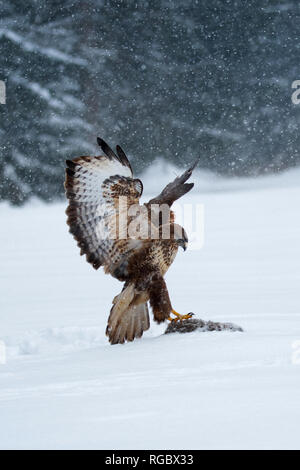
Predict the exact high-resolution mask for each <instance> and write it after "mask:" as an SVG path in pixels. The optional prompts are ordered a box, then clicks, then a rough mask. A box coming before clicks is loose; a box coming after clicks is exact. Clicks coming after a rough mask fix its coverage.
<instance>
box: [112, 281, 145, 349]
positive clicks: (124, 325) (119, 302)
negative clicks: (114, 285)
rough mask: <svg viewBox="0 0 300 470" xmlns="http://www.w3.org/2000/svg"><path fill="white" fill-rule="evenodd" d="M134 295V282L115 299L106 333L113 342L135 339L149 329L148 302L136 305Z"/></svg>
mask: <svg viewBox="0 0 300 470" xmlns="http://www.w3.org/2000/svg"><path fill="white" fill-rule="evenodd" d="M134 297H135V290H134V284H129V285H128V286H127V287H126V288H125V289H124V290H123V291H122V292H121V293H120V294H119V295H117V296H116V297H115V298H114V300H113V306H112V309H111V311H110V315H109V319H108V324H107V328H106V335H107V336H108V338H109V341H110V343H111V344H118V343H124V342H125V341H133V340H134V339H135V338H140V337H141V336H142V335H143V333H144V331H146V330H148V329H149V326H150V322H149V312H148V306H147V303H146V302H145V303H141V304H138V305H135V303H134Z"/></svg>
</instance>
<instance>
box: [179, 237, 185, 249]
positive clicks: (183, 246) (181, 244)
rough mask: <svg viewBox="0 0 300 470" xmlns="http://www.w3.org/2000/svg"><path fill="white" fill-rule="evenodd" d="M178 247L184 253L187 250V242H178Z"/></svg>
mask: <svg viewBox="0 0 300 470" xmlns="http://www.w3.org/2000/svg"><path fill="white" fill-rule="evenodd" d="M178 245H179V246H181V248H182V249H183V251H185V250H186V249H187V242H186V241H185V240H182V239H181V240H178Z"/></svg>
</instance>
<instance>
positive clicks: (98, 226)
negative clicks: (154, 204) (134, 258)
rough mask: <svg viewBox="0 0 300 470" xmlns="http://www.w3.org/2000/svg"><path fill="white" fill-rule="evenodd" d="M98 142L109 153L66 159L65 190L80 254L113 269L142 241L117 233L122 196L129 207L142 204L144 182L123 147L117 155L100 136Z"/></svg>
mask: <svg viewBox="0 0 300 470" xmlns="http://www.w3.org/2000/svg"><path fill="white" fill-rule="evenodd" d="M98 143H99V145H100V146H101V148H102V150H103V151H104V152H105V155H101V156H96V157H90V156H86V157H78V158H74V159H73V160H67V161H66V164H67V168H66V181H65V189H66V196H67V198H68V199H69V206H68V208H67V210H66V214H67V216H68V220H67V223H68V225H69V226H70V232H71V233H72V235H73V236H74V238H75V240H76V241H77V243H78V246H79V247H80V249H81V252H80V254H81V255H83V254H85V255H86V259H87V261H88V262H89V263H91V264H92V265H93V267H94V268H95V269H98V268H99V267H100V266H101V265H104V266H105V267H106V269H107V271H110V269H109V268H110V267H113V266H116V265H117V264H118V262H120V261H121V259H122V257H124V255H125V254H126V253H128V252H129V251H131V250H132V249H133V248H135V247H136V245H137V244H138V241H137V240H131V239H128V238H127V237H123V238H120V237H119V234H118V233H117V232H116V230H117V229H118V222H119V219H120V217H121V216H122V213H121V212H122V206H121V209H120V204H119V203H120V197H123V198H125V199H126V210H127V208H128V207H130V206H131V205H133V204H139V198H140V196H141V194H142V191H143V185H142V182H141V181H140V180H139V179H134V178H133V176H132V170H131V166H130V163H129V161H128V159H127V157H126V155H125V154H124V152H123V151H122V149H121V148H120V147H117V155H116V154H115V153H114V152H113V151H112V150H111V149H110V147H108V145H107V144H106V143H105V142H104V141H103V140H101V139H98ZM124 210H125V208H124ZM126 222H127V219H126V218H125V223H126Z"/></svg>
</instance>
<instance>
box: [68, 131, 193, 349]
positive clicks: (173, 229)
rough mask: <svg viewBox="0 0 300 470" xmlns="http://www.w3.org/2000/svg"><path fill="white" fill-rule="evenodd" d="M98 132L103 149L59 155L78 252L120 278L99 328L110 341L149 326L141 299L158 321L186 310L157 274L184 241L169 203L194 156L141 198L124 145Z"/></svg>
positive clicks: (184, 188) (182, 190)
mask: <svg viewBox="0 0 300 470" xmlns="http://www.w3.org/2000/svg"><path fill="white" fill-rule="evenodd" d="M97 140H98V144H99V145H100V147H101V149H102V152H103V155H99V156H83V157H77V158H74V159H73V160H67V161H66V164H67V168H66V180H65V189H66V196H67V198H68V200H69V205H68V208H67V211H66V213H67V216H68V218H67V223H68V225H69V227H70V233H71V234H72V235H73V236H74V238H75V240H76V241H77V244H78V246H79V248H80V254H81V255H86V259H87V261H88V262H89V263H91V264H92V266H93V267H94V268H95V269H98V268H100V266H103V268H104V271H105V273H107V274H111V275H112V276H113V277H115V278H116V279H118V280H119V281H121V282H124V286H123V289H122V291H121V293H120V294H119V295H117V296H116V297H115V298H114V299H113V302H112V304H113V305H112V308H111V311H110V315H109V318H108V324H107V328H106V334H107V336H108V338H109V341H110V343H111V344H117V343H124V342H125V341H133V340H134V339H135V338H139V337H141V336H142V335H143V332H144V331H146V330H147V329H148V328H149V326H150V322H149V311H148V302H150V306H151V308H152V311H153V316H154V320H155V321H156V322H157V323H161V322H163V321H165V320H170V321H176V320H178V319H179V320H182V319H187V318H190V317H191V314H187V315H180V314H179V313H177V312H176V311H175V310H174V309H173V307H172V304H171V301H170V297H169V294H168V290H167V286H166V283H165V280H164V275H165V273H166V272H167V270H168V269H169V267H170V265H171V264H172V263H173V261H174V259H175V256H176V254H177V251H178V248H179V247H182V248H183V249H184V250H185V249H186V247H187V243H188V238H187V235H186V233H185V231H184V229H183V228H182V227H181V226H180V225H178V224H176V223H175V216H174V212H173V211H172V210H171V209H170V208H171V206H172V204H173V203H174V201H176V200H177V199H179V198H180V197H181V196H183V195H184V194H186V193H187V192H188V191H190V190H191V189H192V187H193V186H194V184H193V183H187V182H186V181H187V180H188V179H189V177H190V176H191V174H192V171H193V169H194V167H195V165H196V163H197V162H195V163H194V165H192V166H191V168H189V169H188V170H186V171H185V172H184V173H183V174H182V175H181V176H179V177H177V178H176V179H175V180H174V181H173V182H172V183H169V184H168V185H167V186H166V187H165V188H164V190H163V191H162V192H161V193H160V194H159V195H158V196H157V197H155V198H153V199H151V200H150V201H149V202H147V203H145V204H140V203H139V200H140V197H141V195H142V192H143V184H142V182H141V180H140V179H137V178H134V177H133V172H132V168H131V165H130V162H129V160H128V158H127V156H126V154H125V152H124V151H123V150H122V148H121V147H120V146H117V147H116V153H115V152H114V151H113V150H112V149H111V148H110V147H109V146H108V145H107V143H106V142H104V140H102V139H100V138H99V137H98V139H97ZM172 315H173V316H172Z"/></svg>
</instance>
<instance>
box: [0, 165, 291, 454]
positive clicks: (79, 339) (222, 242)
mask: <svg viewBox="0 0 300 470" xmlns="http://www.w3.org/2000/svg"><path fill="white" fill-rule="evenodd" d="M161 173H162V174H163V175H164V176H162V178H161V180H160V181H159V182H156V184H157V185H158V186H159V187H158V188H157V189H161V188H162V186H163V184H164V183H166V182H168V181H169V179H170V177H169V175H168V172H167V171H166V172H164V171H161ZM171 173H172V172H171ZM172 176H173V175H172ZM162 179H163V181H162ZM194 180H196V187H195V190H194V191H193V192H192V193H191V194H189V195H188V196H186V197H185V199H184V202H186V203H187V202H193V203H203V204H204V206H205V244H204V247H203V249H202V250H200V251H187V252H185V253H183V252H180V253H179V255H178V256H177V259H176V260H175V262H174V264H173V266H172V267H171V269H170V271H169V273H168V274H167V276H166V279H167V284H168V288H169V292H170V296H171V299H172V302H173V305H174V308H175V309H176V310H177V311H179V312H182V313H185V312H189V311H194V312H196V313H197V315H198V316H199V317H200V318H203V319H210V320H220V321H232V322H234V323H237V324H239V325H240V326H242V327H243V328H244V330H245V331H244V333H230V332H219V333H217V332H213V333H200V332H194V333H190V334H186V335H180V334H175V335H166V336H165V335H163V334H162V333H163V331H164V326H157V325H153V324H152V327H151V330H150V331H148V332H147V333H146V334H145V335H144V337H143V338H142V339H141V340H137V341H135V342H133V343H130V344H126V345H116V346H110V345H109V344H108V342H107V338H106V336H105V334H104V332H105V325H106V320H107V316H108V312H109V310H110V306H111V301H112V298H113V296H114V295H116V294H117V293H118V292H119V291H120V288H121V284H120V283H119V282H118V281H116V280H114V279H112V278H111V277H109V276H105V275H104V274H103V273H102V272H101V270H99V271H98V272H96V271H94V270H93V269H92V268H91V266H90V265H88V264H87V263H86V262H85V260H84V259H83V258H81V257H80V256H79V253H78V248H77V247H76V244H75V242H74V240H73V239H72V237H71V236H70V235H69V234H68V231H67V226H66V224H65V214H64V209H65V205H64V204H62V203H58V204H53V205H43V204H40V203H32V204H30V205H28V206H26V207H25V208H22V209H16V208H11V207H9V206H8V205H6V204H2V205H0V217H1V228H0V263H1V271H0V340H2V341H4V342H5V345H6V354H7V362H6V364H5V365H0V423H1V425H0V448H18V449H23V448H107V449H113V448H114V449H125V448H133V449H144V448H146V449H153V448H157V449H184V448H192V449H203V448H205V449H216V448H219V449H220V448H221V449H229V448H260V449H271V448H280V449H282V448H298V449H299V448H300V435H299V422H300V352H299V351H300V343H299V342H300V295H299V292H300V287H299V286H300V243H299V242H300V217H299V215H300V214H299V207H300V172H299V171H297V170H294V171H290V172H288V173H286V174H283V175H280V176H276V177H275V176H274V177H267V178H263V179H260V180H258V181H255V180H236V181H234V180H223V179H218V178H216V177H211V176H208V175H205V174H203V173H199V174H198V176H197V177H195V178H194ZM145 183H146V184H145V186H146V190H147V189H148V192H149V188H153V190H154V187H153V179H152V178H151V173H149V174H148V176H147V177H146V182H145ZM151 185H152V186H151ZM155 189H156V188H155ZM297 341H298V343H297ZM0 359H1V358H0Z"/></svg>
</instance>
